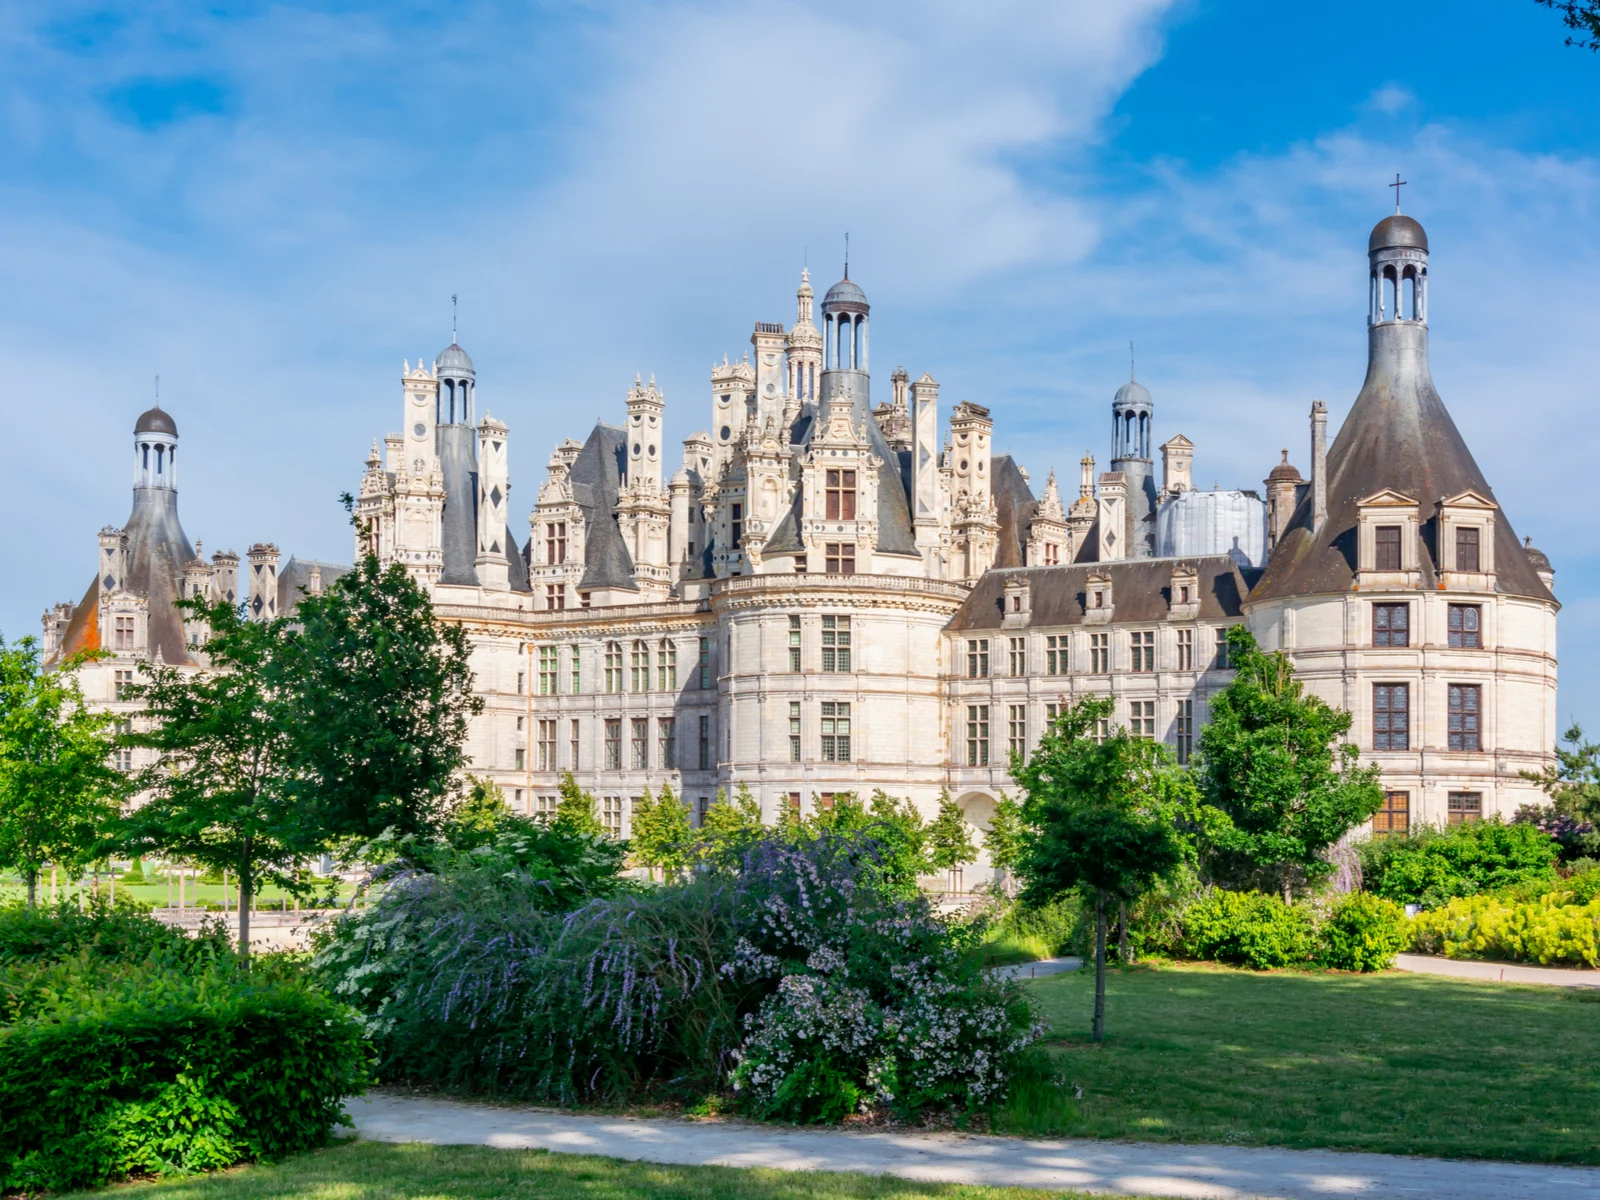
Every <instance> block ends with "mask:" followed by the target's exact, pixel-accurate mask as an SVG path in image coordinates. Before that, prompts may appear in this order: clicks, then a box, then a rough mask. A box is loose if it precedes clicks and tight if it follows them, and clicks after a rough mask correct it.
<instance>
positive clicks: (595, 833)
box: [551, 771, 605, 837]
mask: <svg viewBox="0 0 1600 1200" xmlns="http://www.w3.org/2000/svg"><path fill="white" fill-rule="evenodd" d="M556 791H557V793H558V799H557V800H556V815H555V819H554V820H553V821H551V824H552V825H555V826H560V827H561V828H562V829H563V830H565V831H566V832H568V833H575V834H583V835H586V836H589V837H600V836H601V835H603V834H604V833H605V826H603V825H601V824H600V818H599V817H598V816H596V815H595V811H594V810H595V803H594V797H593V796H592V795H590V794H589V793H588V792H586V791H584V790H583V789H582V788H580V787H579V786H578V781H577V780H576V779H574V778H573V777H572V772H571V771H563V772H561V783H560V785H559V786H558V787H557V789H556Z"/></svg>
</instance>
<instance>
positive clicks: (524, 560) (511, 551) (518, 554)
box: [501, 521, 533, 592]
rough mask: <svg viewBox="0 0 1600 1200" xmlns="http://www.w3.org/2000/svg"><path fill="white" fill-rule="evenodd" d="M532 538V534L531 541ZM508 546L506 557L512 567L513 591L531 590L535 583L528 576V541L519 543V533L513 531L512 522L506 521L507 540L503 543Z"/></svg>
mask: <svg viewBox="0 0 1600 1200" xmlns="http://www.w3.org/2000/svg"><path fill="white" fill-rule="evenodd" d="M531 540H532V538H531V536H530V538H529V541H531ZM501 545H503V546H504V547H505V548H506V557H507V558H508V559H509V560H510V563H511V568H510V572H509V578H510V581H511V590H512V591H513V592H531V591H533V584H532V582H531V581H530V580H529V578H528V543H527V542H523V543H522V544H521V545H518V544H517V535H516V534H515V533H513V532H511V522H509V521H507V522H506V540H505V541H504V542H502V543H501Z"/></svg>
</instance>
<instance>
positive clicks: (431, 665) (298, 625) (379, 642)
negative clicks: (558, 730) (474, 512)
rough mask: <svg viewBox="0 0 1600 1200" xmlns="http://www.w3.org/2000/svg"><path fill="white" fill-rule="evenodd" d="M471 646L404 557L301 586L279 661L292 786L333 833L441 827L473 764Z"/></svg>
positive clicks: (370, 562) (362, 837) (362, 835)
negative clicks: (287, 705)
mask: <svg viewBox="0 0 1600 1200" xmlns="http://www.w3.org/2000/svg"><path fill="white" fill-rule="evenodd" d="M470 652H471V648H470V646H469V645H468V641H467V635H466V631H465V630H464V629H462V627H461V626H459V625H448V624H443V623H441V622H439V621H438V620H437V619H436V618H435V617H434V614H433V605H432V602H431V601H430V600H429V599H428V596H427V594H426V593H425V592H423V590H422V589H421V588H420V587H419V586H418V585H417V583H416V581H415V580H413V579H412V578H411V576H410V575H408V574H407V573H406V571H405V569H404V568H403V567H401V566H400V565H399V564H398V563H396V564H392V565H390V566H389V567H387V568H384V567H380V566H379V565H378V560H377V559H376V558H374V557H371V556H368V557H366V558H364V559H362V560H361V562H360V563H358V564H357V565H356V567H355V569H354V570H351V571H349V572H346V573H345V574H344V575H341V576H340V577H339V578H338V579H336V580H334V582H333V583H332V585H331V586H329V588H328V589H327V590H326V591H325V592H323V593H322V594H321V595H317V596H311V595H306V596H302V597H301V598H300V600H299V604H298V607H297V608H296V609H295V612H294V616H293V625H291V626H289V628H288V634H287V636H285V637H284V638H283V639H282V644H281V646H280V647H277V648H276V649H275V652H274V656H273V658H272V660H271V662H270V663H269V667H270V669H271V670H272V672H273V687H274V689H275V690H277V691H280V692H282V693H283V694H284V695H285V697H286V698H287V699H289V700H290V701H291V702H292V706H293V708H294V710H295V715H296V721H295V725H294V728H293V730H292V732H293V735H294V736H293V739H292V753H293V760H294V767H295V771H294V779H293V789H294V795H295V799H296V801H297V803H299V804H301V805H302V806H305V807H307V808H310V809H314V810H315V813H316V816H315V820H316V821H317V823H318V824H319V825H320V826H321V828H322V830H323V831H324V832H325V833H326V834H327V835H328V836H329V837H330V838H346V839H352V840H355V841H366V840H369V839H372V838H375V837H377V836H378V835H380V834H382V833H383V832H384V831H386V830H387V831H389V832H390V833H391V835H392V836H397V837H409V836H413V835H417V834H422V833H426V832H427V831H429V830H431V829H433V828H435V827H436V826H437V824H438V822H439V821H440V820H441V819H442V817H443V815H444V809H445V805H446V802H447V801H448V799H449V797H450V796H451V795H452V794H453V793H454V792H456V791H457V790H458V788H459V786H460V777H461V771H462V770H463V768H464V767H465V766H466V762H467V758H466V750H465V746H466V739H467V724H468V721H469V720H470V718H471V717H472V716H474V715H475V714H477V713H479V712H481V711H482V710H483V700H482V698H481V697H478V696H475V695H473V693H472V669H471V666H470V663H469V658H470Z"/></svg>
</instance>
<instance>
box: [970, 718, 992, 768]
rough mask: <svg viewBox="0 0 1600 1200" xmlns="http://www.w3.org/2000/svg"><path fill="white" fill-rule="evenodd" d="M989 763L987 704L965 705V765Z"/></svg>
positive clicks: (985, 765)
mask: <svg viewBox="0 0 1600 1200" xmlns="http://www.w3.org/2000/svg"><path fill="white" fill-rule="evenodd" d="M988 765H989V706H988V705H987V704H969V705H967V766H969V767H987V766H988Z"/></svg>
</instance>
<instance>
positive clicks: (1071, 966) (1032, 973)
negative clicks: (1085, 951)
mask: <svg viewBox="0 0 1600 1200" xmlns="http://www.w3.org/2000/svg"><path fill="white" fill-rule="evenodd" d="M1081 966H1083V959H1081V958H1076V957H1071V956H1069V957H1067V958H1041V959H1038V960H1037V961H1035V962H1025V963H1012V964H1011V965H1010V966H1009V967H996V968H995V969H994V973H995V974H996V975H998V976H1000V978H1002V979H1043V978H1044V977H1045V976H1046V975H1060V974H1062V973H1063V972H1066V971H1076V970H1077V969H1078V968H1079V967H1081Z"/></svg>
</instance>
